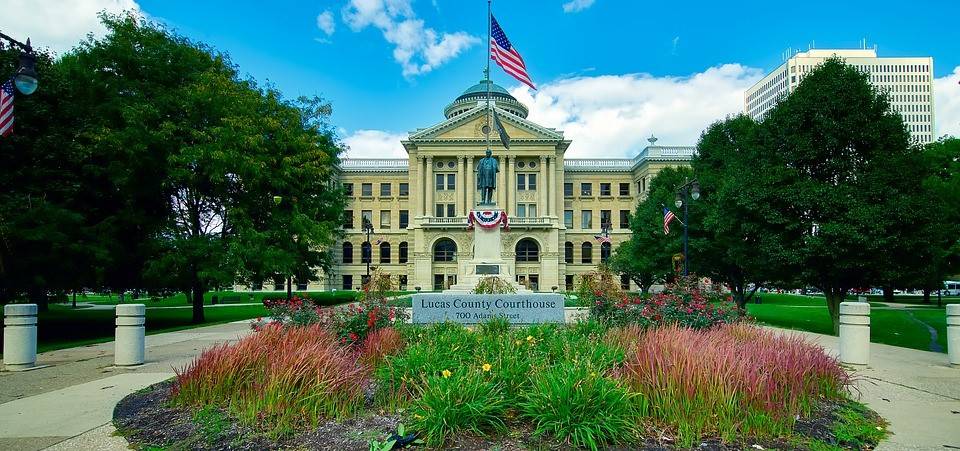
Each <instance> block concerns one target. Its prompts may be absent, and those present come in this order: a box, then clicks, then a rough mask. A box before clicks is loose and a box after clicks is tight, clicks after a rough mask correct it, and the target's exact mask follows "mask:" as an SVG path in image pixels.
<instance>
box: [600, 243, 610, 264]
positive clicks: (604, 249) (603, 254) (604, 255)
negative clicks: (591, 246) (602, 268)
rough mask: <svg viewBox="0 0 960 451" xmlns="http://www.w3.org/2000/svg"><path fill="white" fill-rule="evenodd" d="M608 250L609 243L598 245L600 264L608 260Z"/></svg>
mask: <svg viewBox="0 0 960 451" xmlns="http://www.w3.org/2000/svg"><path fill="white" fill-rule="evenodd" d="M610 248H611V245H610V243H609V242H606V243H603V244H601V245H600V263H606V262H607V260H609V259H610Z"/></svg>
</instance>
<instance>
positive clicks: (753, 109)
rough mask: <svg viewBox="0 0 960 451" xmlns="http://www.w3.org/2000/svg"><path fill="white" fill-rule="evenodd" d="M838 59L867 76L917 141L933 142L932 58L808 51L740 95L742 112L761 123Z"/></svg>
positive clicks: (856, 51)
mask: <svg viewBox="0 0 960 451" xmlns="http://www.w3.org/2000/svg"><path fill="white" fill-rule="evenodd" d="M833 56H838V57H840V58H841V59H843V60H844V62H846V63H847V64H849V65H852V66H854V67H856V68H857V69H860V70H861V71H863V72H866V73H867V74H869V75H870V82H871V83H872V84H873V85H874V86H876V87H878V88H879V89H882V90H885V91H886V92H887V93H888V94H889V95H890V104H891V106H892V107H893V109H894V110H895V111H897V112H899V113H900V115H902V116H903V121H904V123H905V124H907V127H909V129H910V133H911V134H912V136H913V137H914V139H916V140H917V141H919V142H921V143H928V142H931V141H933V140H934V128H933V121H934V117H933V58H932V57H909V58H887V57H884V58H881V57H878V56H877V51H876V50H875V49H811V50H808V51H806V52H800V53H796V54H794V55H793V56H791V57H790V58H789V59H788V60H787V61H786V62H785V63H783V64H781V65H780V67H778V68H776V69H774V70H773V72H770V73H769V74H768V75H767V76H766V77H763V79H762V80H760V81H758V82H757V83H756V84H755V85H753V86H752V87H750V89H748V90H747V91H746V93H744V97H743V109H744V112H745V113H746V114H747V115H748V116H750V117H752V118H754V119H756V120H758V121H759V120H763V118H764V117H765V116H766V115H767V113H768V112H769V111H770V109H771V108H773V106H774V105H776V104H777V102H779V101H780V100H781V99H783V98H785V97H786V96H787V95H789V94H790V93H791V92H793V90H794V89H796V88H797V86H798V85H799V84H800V82H801V81H802V80H803V78H804V77H805V76H806V75H808V74H809V73H810V72H812V71H813V70H814V69H815V68H816V67H817V66H818V65H820V64H821V63H823V62H824V61H825V60H826V59H827V58H830V57H833Z"/></svg>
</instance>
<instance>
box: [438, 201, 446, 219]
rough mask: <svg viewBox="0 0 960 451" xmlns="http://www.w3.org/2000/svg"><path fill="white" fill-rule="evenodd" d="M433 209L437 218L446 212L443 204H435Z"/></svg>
mask: <svg viewBox="0 0 960 451" xmlns="http://www.w3.org/2000/svg"><path fill="white" fill-rule="evenodd" d="M435 211H436V215H435V216H436V217H438V218H442V217H443V214H444V213H445V212H446V209H445V207H444V206H443V204H437V205H436V208H435Z"/></svg>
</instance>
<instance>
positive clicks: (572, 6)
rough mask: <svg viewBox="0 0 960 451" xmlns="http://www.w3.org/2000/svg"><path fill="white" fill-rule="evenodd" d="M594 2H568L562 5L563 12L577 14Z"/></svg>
mask: <svg viewBox="0 0 960 451" xmlns="http://www.w3.org/2000/svg"><path fill="white" fill-rule="evenodd" d="M595 1H596V0H570V1H569V2H566V3H564V4H563V12H565V13H577V12H580V11H583V10H585V9H587V8H589V7H591V6H593V2H595Z"/></svg>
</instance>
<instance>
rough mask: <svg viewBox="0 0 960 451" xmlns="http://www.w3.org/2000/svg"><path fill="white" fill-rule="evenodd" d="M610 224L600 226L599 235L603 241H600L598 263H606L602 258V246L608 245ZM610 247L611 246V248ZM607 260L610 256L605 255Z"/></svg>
mask: <svg viewBox="0 0 960 451" xmlns="http://www.w3.org/2000/svg"><path fill="white" fill-rule="evenodd" d="M610 229H611V227H610V223H609V222H605V223H603V224H600V235H601V236H603V240H601V241H600V263H606V262H607V261H606V260H604V258H603V245H604V244H609V243H610ZM611 247H612V246H611ZM607 257H608V258H609V257H610V256H609V255H607Z"/></svg>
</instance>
